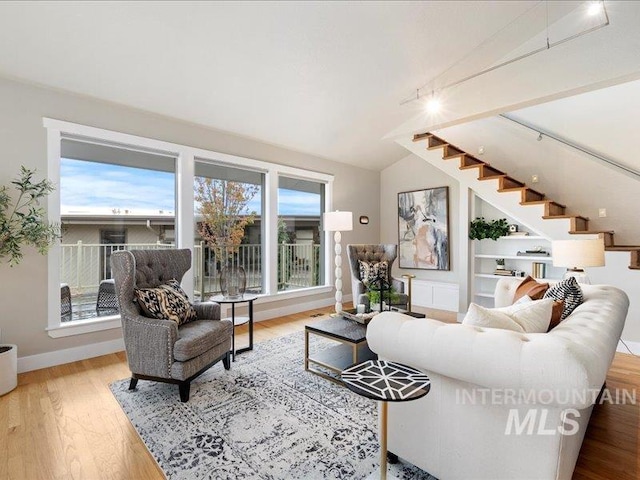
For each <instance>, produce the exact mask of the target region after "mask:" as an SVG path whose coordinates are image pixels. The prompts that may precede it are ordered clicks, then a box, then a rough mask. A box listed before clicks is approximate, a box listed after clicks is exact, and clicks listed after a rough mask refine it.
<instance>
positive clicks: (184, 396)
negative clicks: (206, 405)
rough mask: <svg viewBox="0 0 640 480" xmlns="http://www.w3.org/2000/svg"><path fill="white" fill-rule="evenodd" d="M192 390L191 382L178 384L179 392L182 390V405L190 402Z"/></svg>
mask: <svg viewBox="0 0 640 480" xmlns="http://www.w3.org/2000/svg"><path fill="white" fill-rule="evenodd" d="M190 389H191V382H182V383H179V384H178V390H180V401H181V402H182V403H185V402H188V401H189V390H190Z"/></svg>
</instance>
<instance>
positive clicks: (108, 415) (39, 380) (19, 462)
mask: <svg viewBox="0 0 640 480" xmlns="http://www.w3.org/2000/svg"><path fill="white" fill-rule="evenodd" d="M328 311H329V309H324V310H314V311H309V312H302V313H299V314H295V315H288V316H286V317H282V318H278V319H274V320H268V321H265V322H260V323H257V324H256V326H255V329H254V333H255V336H254V340H255V341H256V342H261V341H264V340H268V339H271V338H276V337H279V336H282V335H286V334H289V333H292V332H297V331H303V330H304V325H305V324H307V323H309V322H310V321H312V320H313V318H310V316H311V315H314V314H326V313H328ZM428 313H429V316H431V317H433V318H439V319H441V320H443V321H450V322H453V321H455V314H450V313H448V312H439V311H429V312H428ZM237 332H241V330H239V329H238V330H237ZM245 332H246V327H245ZM236 339H237V341H238V345H244V344H245V342H246V341H247V335H246V333H241V335H239V336H237V337H236ZM245 355H246V354H245ZM300 363H301V365H302V359H300ZM213 368H222V367H221V366H218V365H216V366H214V367H213ZM232 368H233V367H232ZM128 376H129V370H128V368H127V364H126V358H125V354H124V352H120V353H116V354H111V355H105V356H102V357H97V358H92V359H89V360H83V361H80V362H74V363H70V364H66V365H60V366H57V367H52V368H46V369H43V370H37V371H33V372H28V373H24V374H21V375H19V378H18V382H19V385H18V388H17V389H16V390H14V391H13V392H11V393H9V394H7V395H4V396H2V397H0V479H20V480H23V479H28V480H36V479H136V480H137V479H140V480H142V479H162V478H164V477H163V475H162V472H161V470H160V469H159V468H158V467H157V465H156V463H155V461H154V460H153V458H152V457H151V455H150V454H149V453H148V451H147V449H146V448H145V446H144V444H143V443H142V441H141V440H140V438H139V437H138V435H137V433H136V431H135V430H134V428H133V427H132V426H131V424H130V423H129V420H128V419H127V417H126V416H125V414H124V413H123V412H122V410H121V409H120V406H119V405H118V403H117V402H116V400H115V399H114V397H113V395H112V394H111V392H110V390H109V383H111V382H113V381H114V380H119V379H122V378H126V377H128ZM607 386H608V388H609V389H611V390H612V391H613V390H615V389H622V388H625V389H627V390H629V391H633V390H634V389H635V390H636V391H638V392H640V359H638V358H635V357H632V356H631V355H625V354H616V358H615V360H614V362H613V365H612V367H611V370H610V371H609V375H608V377H607ZM177 398H178V390H177V388H176V399H177ZM639 400H640V399H639ZM639 432H640V415H639V407H638V405H631V404H626V405H612V404H603V405H598V406H596V408H595V409H594V412H593V415H592V418H591V423H590V425H589V428H588V430H587V433H586V437H585V440H584V443H583V446H582V450H581V452H580V458H579V459H578V464H577V466H576V471H575V474H574V478H575V479H579V480H587V479H588V480H593V479H614V478H615V479H629V480H631V479H637V478H640V470H639V468H638V461H639V457H640V448H639V443H638V435H639Z"/></svg>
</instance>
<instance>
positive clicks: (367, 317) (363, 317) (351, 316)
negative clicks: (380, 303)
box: [340, 308, 380, 325]
mask: <svg viewBox="0 0 640 480" xmlns="http://www.w3.org/2000/svg"><path fill="white" fill-rule="evenodd" d="M378 313H380V312H369V313H357V312H356V309H355V308H351V309H349V310H343V311H342V312H340V314H341V315H342V317H343V318H346V319H347V320H353V321H354V322H358V323H361V324H362V325H366V324H368V323H369V322H370V321H371V319H372V318H373V317H375V316H376V315H377V314H378Z"/></svg>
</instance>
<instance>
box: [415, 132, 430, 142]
mask: <svg viewBox="0 0 640 480" xmlns="http://www.w3.org/2000/svg"><path fill="white" fill-rule="evenodd" d="M432 136H433V135H432V134H431V133H429V132H425V133H416V134H415V135H414V136H413V141H414V142H421V141H422V140H424V139H425V138H429V137H432Z"/></svg>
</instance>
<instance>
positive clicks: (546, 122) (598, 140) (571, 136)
mask: <svg viewBox="0 0 640 480" xmlns="http://www.w3.org/2000/svg"><path fill="white" fill-rule="evenodd" d="M510 116H512V117H515V118H517V119H519V120H523V121H525V122H526V123H528V124H529V125H532V126H535V127H539V128H540V129H542V130H544V131H547V132H549V133H552V134H554V135H556V136H559V137H560V138H563V139H565V140H568V141H570V142H571V143H574V144H576V145H579V146H581V147H583V148H586V149H587V150H589V151H591V152H594V153H597V154H599V155H603V156H604V157H605V158H608V159H610V160H613V161H615V162H617V163H620V164H622V165H624V166H626V167H630V168H632V169H634V170H636V171H638V172H640V156H638V152H640V135H638V128H639V127H640V81H635V82H628V83H623V84H621V85H616V86H613V87H609V88H603V89H601V90H595V91H592V92H588V93H583V94H582V95H575V96H573V97H568V98H564V99H561V100H556V101H554V102H549V103H544V104H541V105H536V106H534V107H529V108H525V109H523V110H518V111H516V112H513V113H512V114H510ZM636 179H637V178H636Z"/></svg>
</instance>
